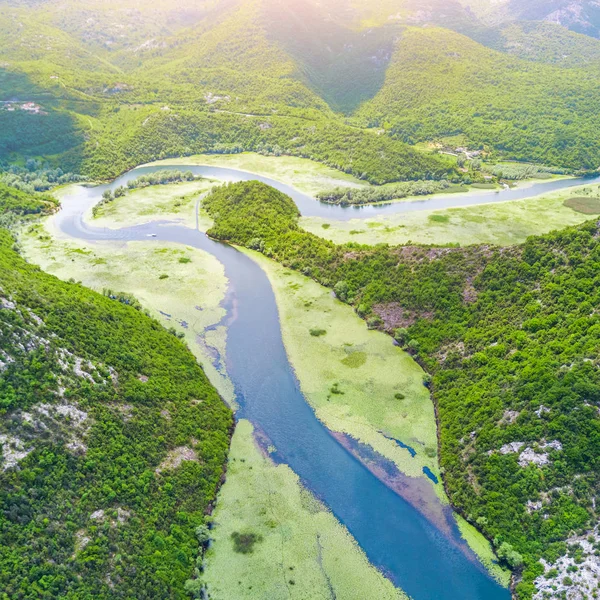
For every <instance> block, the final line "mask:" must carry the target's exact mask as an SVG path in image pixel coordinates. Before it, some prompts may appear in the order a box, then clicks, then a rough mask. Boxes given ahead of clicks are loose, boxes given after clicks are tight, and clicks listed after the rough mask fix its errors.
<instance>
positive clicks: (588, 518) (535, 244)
mask: <svg viewBox="0 0 600 600" xmlns="http://www.w3.org/2000/svg"><path fill="white" fill-rule="evenodd" d="M205 208H206V209H207V211H208V212H209V214H210V215H212V217H213V218H214V221H215V222H214V226H213V228H212V229H211V230H210V231H209V234H210V235H211V236H213V237H215V238H217V239H222V240H227V241H231V242H235V243H237V244H241V245H244V246H247V247H249V248H253V249H255V250H258V251H260V252H263V253H264V254H265V255H267V256H270V257H271V258H273V259H275V260H277V261H279V262H281V263H282V264H284V265H286V266H288V267H291V268H293V269H297V270H299V271H301V272H303V273H304V274H305V275H308V276H310V277H312V278H314V279H316V280H317V281H319V282H320V283H321V284H323V285H326V286H329V287H331V288H333V290H334V291H335V293H336V295H337V297H338V298H339V299H340V300H342V301H344V302H348V303H350V304H352V305H354V306H355V308H356V310H357V312H358V313H359V314H360V315H361V316H362V317H364V318H365V319H366V320H367V323H368V325H369V327H372V328H381V329H385V330H386V331H388V332H389V333H391V334H392V335H394V336H395V338H396V340H397V342H398V343H399V344H401V345H402V346H404V347H405V348H406V349H407V350H408V351H409V352H411V353H412V354H413V355H414V356H415V357H416V358H417V360H419V361H420V362H421V364H423V366H424V367H425V368H426V370H427V371H428V372H429V373H430V374H431V375H432V381H431V389H432V393H433V397H434V400H435V403H436V406H437V409H438V416H439V421H440V451H441V452H440V454H441V456H440V460H441V466H442V468H443V471H444V481H445V485H446V487H447V490H448V493H449V495H450V498H451V499H452V502H453V504H454V505H455V506H456V508H457V509H458V510H459V511H460V512H462V513H463V514H464V516H465V517H466V518H467V519H468V520H469V521H470V522H471V523H473V524H474V525H475V526H476V527H478V528H479V529H480V530H481V531H482V532H483V533H484V534H485V535H486V536H487V537H488V538H489V539H490V540H493V542H494V544H495V546H496V548H497V550H498V554H499V556H500V558H501V559H502V560H504V561H505V562H506V563H507V564H508V565H509V566H511V567H513V568H515V569H516V570H517V572H518V574H519V577H518V579H517V580H518V581H519V583H518V586H517V592H518V594H519V597H520V598H530V597H531V596H532V594H533V592H534V587H533V584H532V582H533V580H534V578H535V577H536V576H538V575H540V574H541V573H543V571H544V569H543V567H542V566H541V565H540V563H539V562H538V560H539V559H540V558H541V557H544V558H545V559H546V560H548V562H549V563H552V562H554V561H555V560H556V558H557V557H558V556H561V555H563V554H565V553H566V552H567V544H566V543H565V541H566V540H567V538H569V536H571V535H573V534H581V533H583V532H585V530H586V529H593V527H594V522H595V520H596V518H597V515H596V508H595V507H596V498H597V494H598V486H599V484H600V479H599V469H598V464H599V463H598V461H600V417H599V410H600V409H599V406H600V373H599V370H598V351H599V349H600V317H599V315H598V309H599V306H600V296H599V295H598V290H599V289H600V224H599V223H597V222H589V223H587V224H585V225H583V226H581V227H578V228H573V229H568V230H565V231H563V232H559V233H551V234H548V235H546V236H542V237H539V238H531V239H530V240H528V241H527V243H525V244H524V245H522V246H518V247H513V248H507V249H499V248H493V247H470V248H465V249H463V248H443V247H417V246H415V247H410V246H406V247H398V248H394V247H388V246H377V247H367V246H358V245H356V244H347V245H344V246H335V245H334V244H332V243H331V242H329V241H326V240H323V239H321V238H318V237H316V236H314V235H312V234H309V233H307V232H304V231H302V230H301V229H300V228H299V227H298V213H297V209H296V207H295V205H294V203H293V201H292V200H291V199H290V198H288V197H286V196H285V195H283V194H281V193H280V192H278V191H276V190H274V189H270V188H268V187H267V186H264V185H263V184H260V183H258V182H248V183H239V184H229V185H227V186H222V187H220V188H216V189H215V190H214V191H213V192H212V193H211V195H209V196H208V197H207V198H206V200H205Z"/></svg>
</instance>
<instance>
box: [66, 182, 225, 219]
mask: <svg viewBox="0 0 600 600" xmlns="http://www.w3.org/2000/svg"><path fill="white" fill-rule="evenodd" d="M213 185H214V182H210V181H208V180H206V179H202V180H199V181H190V182H185V183H180V184H172V185H164V186H162V185H161V186H160V187H158V186H149V187H144V188H139V189H133V190H130V191H129V190H128V191H126V192H124V193H123V195H122V196H119V197H117V198H115V199H114V200H112V201H110V202H106V203H103V204H102V205H100V206H98V207H97V208H96V209H95V210H94V211H93V225H94V226H95V227H111V228H119V227H128V226H131V225H137V224H140V223H144V222H147V221H148V220H150V219H151V218H160V219H162V220H168V221H178V222H182V223H184V224H186V225H187V226H188V227H195V226H196V216H195V213H196V202H197V200H198V196H199V195H200V194H202V193H204V192H206V191H208V190H209V189H210V188H211V187H213ZM68 193H69V189H68V188H66V189H65V190H64V191H62V190H61V192H60V193H59V196H63V195H64V194H68Z"/></svg>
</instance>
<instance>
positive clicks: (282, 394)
mask: <svg viewBox="0 0 600 600" xmlns="http://www.w3.org/2000/svg"><path fill="white" fill-rule="evenodd" d="M164 168H167V169H169V170H173V169H174V168H175V167H172V166H169V167H164ZM176 168H178V169H182V170H190V171H192V172H193V173H195V174H198V175H203V176H205V177H210V178H215V179H218V180H222V181H245V180H250V179H258V180H260V181H263V182H264V183H268V184H269V185H272V186H274V187H276V188H277V189H279V190H281V191H282V192H285V193H286V194H288V195H290V196H291V197H292V198H293V199H294V201H295V202H296V204H297V205H298V207H299V209H300V211H301V213H302V214H303V215H305V216H322V217H328V218H335V219H342V220H347V219H351V218H363V217H373V216H377V215H379V214H391V213H394V212H404V211H409V210H428V209H435V208H443V207H448V206H463V205H465V204H481V203H482V202H483V203H485V202H498V201H504V200H511V199H516V198H519V197H525V196H530V195H534V194H535V193H541V192H547V191H551V190H555V189H561V188H565V187H568V185H567V183H568V184H569V185H576V184H577V183H579V184H581V183H582V181H583V182H591V181H596V180H589V179H588V180H580V181H577V180H558V181H552V182H547V183H543V184H537V185H536V186H532V187H529V188H526V189H518V190H505V191H503V192H499V193H491V194H490V193H485V194H476V195H468V196H462V198H461V197H458V196H456V195H453V196H448V197H445V198H439V197H436V198H431V199H426V200H422V201H418V202H397V203H392V204H388V205H381V206H377V207H373V206H370V207H363V208H360V209H356V208H345V207H340V206H330V205H323V204H320V203H318V202H316V201H315V200H314V199H312V198H310V197H309V196H307V195H305V194H302V193H300V192H298V191H297V190H294V189H293V188H291V187H289V186H287V185H285V184H282V183H279V182H276V181H273V180H270V179H268V178H264V177H260V176H257V175H253V174H251V173H247V172H243V171H236V170H233V169H223V168H217V167H200V166H189V167H188V166H180V167H176ZM159 169H160V167H142V168H138V169H135V170H133V171H130V172H129V173H127V174H125V175H123V176H122V177H120V178H119V179H117V180H116V181H114V182H113V183H111V184H109V185H102V186H97V187H84V186H77V187H74V188H72V192H71V193H70V194H69V195H68V196H67V197H64V198H63V206H62V209H61V211H60V213H59V214H58V215H57V216H56V217H55V219H56V224H57V225H58V227H59V228H60V229H61V231H62V232H63V233H65V234H67V235H69V236H71V237H75V238H80V239H85V240H89V241H101V240H119V241H130V240H131V241H133V240H145V241H147V240H148V239H154V238H153V237H150V238H149V236H156V239H157V240H162V241H169V242H176V243H180V244H185V245H188V246H193V247H195V248H199V249H201V250H205V251H207V252H209V253H211V254H212V255H214V256H215V257H216V258H217V259H218V260H219V261H220V262H221V263H222V264H223V265H224V268H225V274H226V276H227V278H228V280H229V285H230V288H229V293H228V294H227V298H226V301H225V308H226V310H227V317H226V319H225V323H226V324H227V328H228V333H227V352H226V367H227V372H228V375H229V376H230V378H231V380H232V382H233V384H234V386H235V393H236V399H237V402H238V404H239V407H240V408H239V411H238V414H237V416H238V418H245V419H249V420H250V421H252V422H253V423H254V424H255V426H256V427H257V429H259V430H260V431H261V433H262V434H263V435H264V436H266V438H267V439H268V441H269V443H270V444H272V445H273V446H275V448H276V459H277V460H279V461H281V462H284V463H286V464H288V465H289V466H290V467H291V468H292V469H293V470H294V471H295V472H296V473H297V474H298V475H299V477H300V478H301V479H302V481H303V483H304V484H305V485H306V486H307V487H308V488H309V489H310V490H312V491H313V493H315V494H316V495H317V496H318V497H319V498H320V499H321V500H322V501H323V502H324V503H325V504H326V505H327V506H328V507H329V508H330V509H331V511H332V512H333V514H334V515H335V516H336V517H337V518H338V519H339V521H340V522H341V523H343V524H344V525H345V526H346V527H347V529H348V530H349V532H350V533H351V534H352V535H353V536H354V538H355V539H356V541H357V542H358V543H359V545H360V546H361V548H362V549H363V550H364V552H365V553H366V555H367V557H368V558H369V560H370V561H371V563H372V564H374V565H375V566H377V567H378V568H380V569H381V570H382V571H383V572H384V573H385V574H386V575H387V576H388V577H389V578H390V579H391V580H392V581H393V582H394V584H396V585H397V586H398V587H400V588H401V589H403V590H404V591H405V592H406V593H407V594H408V595H409V596H411V598H413V599H414V600H508V599H509V598H510V593H509V591H508V590H506V589H504V588H502V587H501V586H500V585H498V584H497V583H496V582H495V581H494V580H493V579H492V578H491V577H490V576H489V575H488V574H487V572H486V571H485V569H484V568H483V567H482V565H481V564H480V563H479V562H478V561H477V560H476V558H475V557H474V555H473V554H472V553H471V552H470V550H469V549H468V548H467V547H466V544H465V543H464V542H463V541H462V539H461V537H460V534H459V532H458V528H457V527H456V525H453V526H451V527H449V528H448V527H445V528H443V530H442V529H441V528H439V527H438V526H436V524H435V523H434V522H432V521H431V520H429V519H427V518H426V516H425V515H424V514H423V512H422V511H419V510H417V508H416V507H415V506H413V504H411V503H410V502H408V501H407V500H406V499H405V498H403V497H402V496H401V495H400V494H398V493H396V491H394V490H393V489H391V488H390V487H388V486H387V485H386V484H385V483H384V482H383V481H382V480H381V478H378V477H376V476H375V475H374V474H373V473H372V471H371V470H369V469H368V468H367V467H366V466H365V464H363V462H361V461H360V460H358V459H357V458H356V456H355V455H354V454H353V453H351V452H350V451H349V450H348V449H347V448H346V447H344V446H343V445H342V444H341V443H340V442H339V441H338V440H337V439H336V438H335V437H334V436H333V435H332V434H331V432H329V430H328V429H327V428H326V427H325V426H324V425H323V424H322V423H321V422H320V421H319V420H318V419H317V418H316V416H315V414H314V412H313V410H312V408H311V407H310V406H309V405H308V403H307V402H306V400H305V398H304V397H303V395H302V392H301V390H300V386H299V383H298V380H297V378H296V376H295V374H294V371H293V369H292V367H291V366H290V364H289V361H288V358H287V355H286V351H285V347H284V345H283V341H282V336H281V329H280V323H279V313H278V309H277V304H276V301H275V296H274V293H273V290H272V288H271V285H270V283H269V280H268V278H267V276H266V274H265V273H264V272H263V271H262V269H261V268H260V267H259V266H258V265H257V264H256V263H255V262H253V261H252V260H251V259H250V258H248V257H247V256H246V255H244V254H242V253H241V252H239V251H237V250H236V249H235V248H233V247H231V246H228V245H226V244H221V243H218V242H215V241H213V240H211V239H209V238H208V237H207V236H206V235H205V234H203V233H202V232H200V231H197V230H195V229H191V228H188V227H184V226H182V225H175V224H172V223H166V222H159V221H156V222H151V223H147V224H144V225H140V226H136V227H128V228H124V229H118V230H111V229H105V228H104V229H100V228H94V227H93V226H91V225H89V224H87V223H86V221H85V218H84V217H85V214H86V213H87V212H88V211H89V209H90V208H91V207H92V206H93V205H94V204H95V203H97V202H98V201H99V200H100V198H101V195H102V192H103V191H104V190H106V189H114V188H115V187H117V186H120V185H126V183H127V181H129V180H130V179H134V178H136V177H138V176H140V175H142V174H144V173H148V172H154V171H157V170H159ZM525 192H526V193H525ZM467 199H468V201H467ZM390 343H391V341H390ZM447 512H448V513H450V509H449V508H447ZM450 517H451V515H450V514H448V523H451V522H453V521H452V519H451V518H450ZM365 600H371V599H365ZM373 600H375V599H373Z"/></svg>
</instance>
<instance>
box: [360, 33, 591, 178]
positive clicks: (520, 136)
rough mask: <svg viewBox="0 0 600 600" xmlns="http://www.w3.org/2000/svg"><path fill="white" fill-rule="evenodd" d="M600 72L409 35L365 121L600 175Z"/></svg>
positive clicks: (414, 137)
mask: <svg viewBox="0 0 600 600" xmlns="http://www.w3.org/2000/svg"><path fill="white" fill-rule="evenodd" d="M598 81H599V80H598V68H597V66H596V65H594V67H593V68H590V69H586V70H583V69H560V68H557V67H554V66H551V65H544V64H539V63H533V62H530V61H523V60H518V59H515V58H512V57H509V56H506V55H505V54H501V53H499V52H496V51H493V50H491V49H488V48H486V47H484V46H482V45H480V44H477V43H476V42H475V41H473V40H471V39H469V38H467V37H466V36H463V35H460V34H458V33H454V32H451V31H448V30H444V29H439V28H437V29H436V28H427V29H417V28H411V29H407V30H406V31H405V32H404V33H403V35H402V37H401V39H400V41H399V42H398V44H397V46H396V49H395V52H394V55H393V57H392V61H391V64H390V67H389V68H388V70H387V73H386V82H385V84H384V86H383V88H382V89H381V91H380V92H379V93H378V94H377V96H375V98H374V99H373V100H371V101H370V102H368V103H366V104H364V105H363V106H362V107H361V108H360V110H359V112H358V114H359V115H360V116H362V117H364V118H366V119H368V120H369V121H370V124H371V125H375V126H380V125H382V124H384V123H385V122H388V123H389V128H390V130H391V133H392V135H394V136H396V137H398V138H399V139H403V140H405V141H409V142H411V143H412V142H418V141H424V140H435V139H436V138H442V137H445V136H453V135H458V134H464V135H465V136H466V138H467V140H468V143H469V144H470V145H473V146H476V147H477V146H482V145H487V146H489V147H490V148H494V149H496V150H498V151H502V152H503V153H505V154H506V155H507V156H508V157H510V158H515V159H517V160H526V161H538V162H547V163H551V164H555V165H559V166H565V167H573V168H578V167H585V168H592V169H595V168H597V167H598V165H600V146H599V145H598V143H597V141H596V136H595V135H594V133H593V132H594V131H595V130H596V129H597V127H598V126H599V125H600V121H599V120H598V113H599V109H600V106H599V105H598V98H599V92H600V85H599V83H598Z"/></svg>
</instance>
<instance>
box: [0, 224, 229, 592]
mask: <svg viewBox="0 0 600 600" xmlns="http://www.w3.org/2000/svg"><path fill="white" fill-rule="evenodd" d="M13 243H14V242H13V239H12V238H11V237H10V236H9V235H8V234H7V233H6V232H0V290H1V291H0V294H1V295H2V296H3V297H4V298H5V300H4V301H3V302H2V303H0V357H2V358H3V359H4V362H5V363H6V364H4V365H3V366H2V369H0V414H2V415H3V416H2V419H1V423H0V434H2V435H5V436H9V440H10V436H13V437H16V438H19V439H20V440H21V442H22V443H23V445H24V448H26V450H28V451H29V453H28V454H27V456H25V457H23V458H21V460H20V461H19V463H18V467H16V468H15V467H10V468H8V469H6V470H2V471H0V537H1V538H2V545H1V547H0V589H1V590H2V594H3V595H4V596H5V597H7V598H17V597H22V598H33V597H45V598H67V597H71V598H91V597H93V598H105V599H108V598H126V597H135V598H147V599H150V598H157V597H159V598H179V599H183V598H187V597H188V592H187V591H186V589H187V588H186V582H188V581H189V580H190V577H192V576H193V574H194V572H195V569H197V568H200V569H201V568H202V566H201V559H200V563H197V561H198V553H199V549H200V546H199V545H200V544H202V543H204V542H202V541H201V539H200V538H199V537H198V535H197V531H198V530H199V528H201V527H202V526H203V525H205V524H206V514H207V513H208V512H210V508H211V505H212V503H213V501H214V499H215V494H216V490H217V486H218V484H219V481H220V479H221V477H222V475H223V464H224V462H225V460H226V456H227V450H228V446H229V435H230V430H231V427H232V415H231V411H230V410H229V409H228V408H227V407H226V406H225V404H224V403H223V402H222V400H221V398H220V397H219V395H218V393H217V392H216V390H215V389H214V388H213V387H212V386H211V385H210V383H209V382H208V380H207V378H206V376H205V375H204V373H203V371H202V369H201V368H200V367H199V365H198V363H197V362H196V360H195V358H194V357H193V355H192V354H191V353H190V352H189V350H188V349H187V348H186V346H185V345H184V344H183V343H182V342H181V341H180V340H179V339H177V338H176V337H174V336H173V335H171V334H170V333H169V332H167V331H166V330H165V329H164V328H163V327H161V325H160V324H159V323H158V322H157V321H154V320H152V319H150V318H149V317H147V316H146V315H145V314H144V313H143V312H142V311H139V310H136V306H128V305H127V304H128V302H127V298H126V296H124V295H119V294H114V293H111V294H110V295H111V296H115V300H113V299H111V298H109V297H104V296H102V295H101V294H96V293H94V292H92V291H90V290H88V289H86V288H84V287H82V286H80V285H77V284H74V283H66V282H62V281H60V280H58V279H56V278H54V277H52V276H49V275H47V274H44V273H43V272H41V271H40V270H39V269H38V268H37V267H34V266H32V265H29V264H28V263H26V262H25V261H24V260H23V259H22V258H21V257H20V256H19V255H18V254H16V253H15V252H14V251H13V250H12V246H13ZM129 304H131V303H130V302H129ZM69 353H70V354H69ZM6 356H10V357H11V360H9V361H7V360H6ZM74 357H80V358H81V362H80V363H79V364H80V365H81V367H80V368H81V369H84V370H86V373H87V375H86V376H81V373H79V374H78V373H77V367H76V366H75V365H73V364H71V363H72V362H73V360H74ZM65 362H67V363H68V364H67V365H65ZM89 364H91V365H92V367H89V366H88V365H89ZM90 378H91V379H90ZM65 403H67V404H68V405H69V406H74V407H76V409H77V410H79V411H83V412H84V413H86V414H87V421H86V427H87V432H86V431H83V433H82V431H81V429H79V430H78V428H77V423H76V422H71V423H69V422H68V420H67V421H65V425H64V431H66V432H67V434H66V435H63V436H61V434H60V432H61V431H62V430H61V429H60V428H57V427H56V426H53V425H52V423H51V422H50V421H48V422H47V427H46V428H44V427H41V426H38V425H36V421H39V420H42V421H44V419H45V418H46V417H45V416H44V415H46V414H48V413H49V412H50V413H51V411H52V410H53V408H52V407H53V406H58V405H64V404H65ZM40 404H43V406H42V407H40ZM36 407H40V410H41V412H40V411H38V410H37V408H36ZM25 413H27V414H29V415H30V416H31V415H32V416H33V417H32V419H33V420H32V421H31V422H28V421H26V419H25ZM74 431H75V432H76V431H79V435H83V436H84V437H83V442H84V446H83V447H81V446H80V447H78V448H77V447H75V448H74V447H73V445H72V443H71V442H72V439H71V437H70V436H71V435H72V434H73V432H74ZM181 447H189V448H190V449H193V451H194V452H195V455H196V456H197V461H190V460H188V461H184V462H183V463H182V464H181V465H180V466H175V464H173V465H171V466H169V464H168V461H167V464H164V465H163V466H162V467H161V468H160V469H158V467H159V465H161V464H162V463H163V462H164V461H165V459H166V458H168V457H169V452H170V451H173V450H174V449H176V448H181ZM3 466H4V465H3ZM97 511H104V512H103V513H98V512H97ZM94 513H95V517H94V518H91V516H92V515H93V514H94ZM189 585H190V584H189V583H188V584H187V586H188V587H189Z"/></svg>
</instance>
